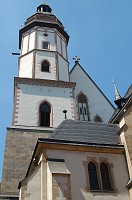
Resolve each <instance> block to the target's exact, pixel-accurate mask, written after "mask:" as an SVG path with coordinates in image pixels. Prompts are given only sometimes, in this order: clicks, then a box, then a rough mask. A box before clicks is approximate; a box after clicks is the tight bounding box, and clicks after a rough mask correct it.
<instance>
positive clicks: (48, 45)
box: [42, 41, 50, 50]
mask: <svg viewBox="0 0 132 200" xmlns="http://www.w3.org/2000/svg"><path fill="white" fill-rule="evenodd" d="M44 44H47V48H44ZM42 49H43V50H50V42H48V41H42Z"/></svg>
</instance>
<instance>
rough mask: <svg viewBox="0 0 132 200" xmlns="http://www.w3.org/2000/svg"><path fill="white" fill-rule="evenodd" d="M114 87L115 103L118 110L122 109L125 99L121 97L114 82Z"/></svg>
mask: <svg viewBox="0 0 132 200" xmlns="http://www.w3.org/2000/svg"><path fill="white" fill-rule="evenodd" d="M113 85H114V91H115V101H114V102H115V104H116V105H117V106H118V108H119V109H121V108H122V106H123V104H124V98H122V97H121V95H120V93H119V91H118V89H117V87H116V84H115V82H114V81H113Z"/></svg>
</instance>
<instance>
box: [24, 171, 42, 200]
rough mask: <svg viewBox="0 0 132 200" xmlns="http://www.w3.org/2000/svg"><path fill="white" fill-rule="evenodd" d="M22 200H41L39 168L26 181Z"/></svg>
mask: <svg viewBox="0 0 132 200" xmlns="http://www.w3.org/2000/svg"><path fill="white" fill-rule="evenodd" d="M24 196H25V198H24V200H29V199H32V200H36V199H41V170H40V167H38V168H37V170H34V173H33V174H32V176H31V177H30V178H29V180H28V184H27V191H25V194H24Z"/></svg>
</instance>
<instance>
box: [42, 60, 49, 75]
mask: <svg viewBox="0 0 132 200" xmlns="http://www.w3.org/2000/svg"><path fill="white" fill-rule="evenodd" d="M49 70H50V64H49V62H48V61H47V60H44V61H43V62H42V64H41V71H42V72H49Z"/></svg>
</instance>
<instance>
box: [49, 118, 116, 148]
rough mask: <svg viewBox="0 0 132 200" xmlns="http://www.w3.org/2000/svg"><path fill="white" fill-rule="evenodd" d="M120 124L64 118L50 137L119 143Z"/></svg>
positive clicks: (100, 142) (88, 141)
mask: <svg viewBox="0 0 132 200" xmlns="http://www.w3.org/2000/svg"><path fill="white" fill-rule="evenodd" d="M118 131H119V126H118V125H116V124H108V123H107V124H106V123H105V124H103V123H95V122H89V121H75V120H64V121H63V122H62V123H61V124H60V126H58V128H57V129H56V130H55V132H54V133H53V134H52V135H51V136H50V137H49V139H55V140H66V141H74V142H85V143H96V144H114V145H115V144H119V140H118V134H117V133H118Z"/></svg>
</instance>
